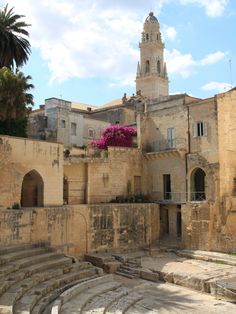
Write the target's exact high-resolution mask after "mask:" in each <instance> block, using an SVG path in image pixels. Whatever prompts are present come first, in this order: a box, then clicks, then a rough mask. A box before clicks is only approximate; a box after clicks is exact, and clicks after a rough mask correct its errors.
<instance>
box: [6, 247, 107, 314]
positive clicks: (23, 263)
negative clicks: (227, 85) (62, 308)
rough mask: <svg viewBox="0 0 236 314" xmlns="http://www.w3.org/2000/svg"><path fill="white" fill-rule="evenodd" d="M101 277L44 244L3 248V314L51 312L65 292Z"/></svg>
mask: <svg viewBox="0 0 236 314" xmlns="http://www.w3.org/2000/svg"><path fill="white" fill-rule="evenodd" d="M99 275H102V270H101V269H98V268H96V267H94V266H93V265H92V264H91V263H89V262H75V261H74V260H73V259H72V258H70V257H66V256H65V255H64V254H62V253H57V252H56V251H55V250H54V249H52V248H50V247H47V246H45V245H41V246H38V247H36V246H34V245H21V246H11V247H5V248H0V314H11V313H14V314H27V313H32V314H40V313H51V307H52V303H53V301H54V300H55V299H56V298H57V297H58V296H59V295H60V294H61V293H62V292H63V291H65V290H67V289H69V288H71V287H72V286H74V285H76V284H78V283H82V282H85V281H89V280H92V279H94V278H97V277H99Z"/></svg>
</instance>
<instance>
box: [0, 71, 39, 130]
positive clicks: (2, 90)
mask: <svg viewBox="0 0 236 314" xmlns="http://www.w3.org/2000/svg"><path fill="white" fill-rule="evenodd" d="M30 79H31V76H29V75H28V76H24V74H23V73H22V72H20V71H18V70H16V73H14V72H12V71H11V70H10V69H8V68H6V67H3V68H1V69H0V124H1V125H3V129H4V128H5V129H4V130H3V131H4V134H8V135H18V134H17V132H16V131H15V130H13V128H14V127H15V128H17V123H18V122H21V121H25V126H24V127H25V129H26V125H27V116H28V112H29V110H30V108H31V107H29V106H33V95H32V94H30V93H29V90H30V89H32V88H34V86H33V84H31V83H29V80H30ZM24 131H26V130H24ZM11 132H12V133H11Z"/></svg>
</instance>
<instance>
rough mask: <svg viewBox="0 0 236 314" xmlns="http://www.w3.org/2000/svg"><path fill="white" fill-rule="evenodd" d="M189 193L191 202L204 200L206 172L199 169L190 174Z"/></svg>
mask: <svg viewBox="0 0 236 314" xmlns="http://www.w3.org/2000/svg"><path fill="white" fill-rule="evenodd" d="M190 192H191V195H190V200H191V201H204V200H205V199H206V172H205V171H204V170H203V169H202V168H200V167H197V168H195V169H193V170H192V172H191V176H190Z"/></svg>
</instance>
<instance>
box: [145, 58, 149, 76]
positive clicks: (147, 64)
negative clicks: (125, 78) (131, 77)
mask: <svg viewBox="0 0 236 314" xmlns="http://www.w3.org/2000/svg"><path fill="white" fill-rule="evenodd" d="M149 72H150V62H149V60H147V61H146V64H145V73H149Z"/></svg>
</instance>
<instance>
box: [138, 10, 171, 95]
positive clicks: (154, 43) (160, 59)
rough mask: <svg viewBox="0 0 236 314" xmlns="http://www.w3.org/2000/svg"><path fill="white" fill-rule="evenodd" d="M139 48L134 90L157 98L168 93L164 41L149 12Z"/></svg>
mask: <svg viewBox="0 0 236 314" xmlns="http://www.w3.org/2000/svg"><path fill="white" fill-rule="evenodd" d="M139 48H140V62H139V63H138V67H137V75H136V90H137V92H138V91H141V94H142V95H143V96H146V97H149V98H158V97H159V96H166V95H168V84H169V82H168V76H167V70H166V64H165V62H164V53H163V52H164V43H163V42H162V39H161V33H160V24H159V22H158V20H157V18H156V17H155V15H154V14H153V12H150V13H149V15H148V17H147V18H146V20H145V22H144V25H143V32H142V37H141V42H140V43H139Z"/></svg>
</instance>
